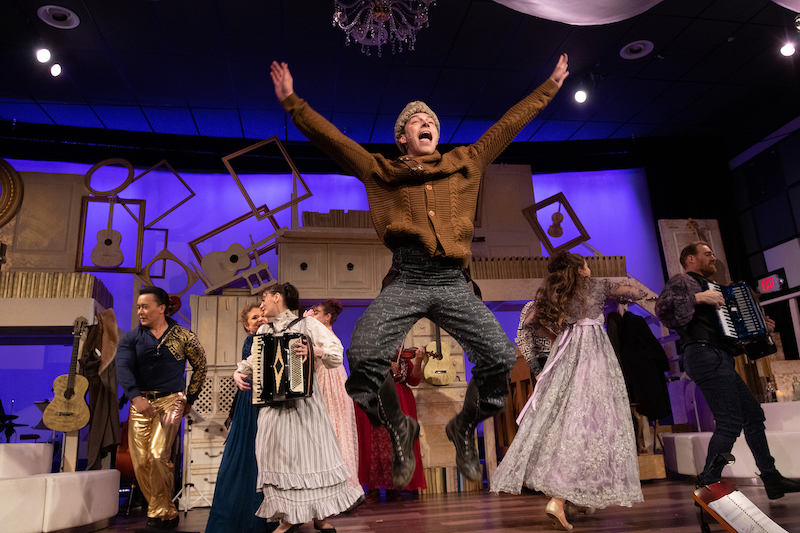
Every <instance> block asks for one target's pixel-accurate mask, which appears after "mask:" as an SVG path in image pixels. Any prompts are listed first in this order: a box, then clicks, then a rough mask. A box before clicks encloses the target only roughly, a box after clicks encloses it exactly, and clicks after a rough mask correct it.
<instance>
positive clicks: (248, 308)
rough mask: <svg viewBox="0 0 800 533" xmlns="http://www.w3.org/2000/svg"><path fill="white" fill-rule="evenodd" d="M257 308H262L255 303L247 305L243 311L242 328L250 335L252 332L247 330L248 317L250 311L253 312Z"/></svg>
mask: <svg viewBox="0 0 800 533" xmlns="http://www.w3.org/2000/svg"><path fill="white" fill-rule="evenodd" d="M257 307H260V304H259V303H258V302H253V303H249V304H247V305H245V306H244V309H242V315H241V319H242V327H243V328H244V330H245V332H247V333H250V331H249V330H248V329H247V315H249V314H250V311H252V310H253V309H255V308H257Z"/></svg>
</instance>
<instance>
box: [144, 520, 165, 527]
mask: <svg viewBox="0 0 800 533" xmlns="http://www.w3.org/2000/svg"><path fill="white" fill-rule="evenodd" d="M145 527H146V528H147V529H161V519H160V518H148V519H147V525H145Z"/></svg>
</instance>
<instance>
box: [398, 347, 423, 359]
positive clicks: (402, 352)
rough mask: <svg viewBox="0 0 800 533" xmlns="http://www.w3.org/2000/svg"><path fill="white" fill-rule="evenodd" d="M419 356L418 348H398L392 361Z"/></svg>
mask: <svg viewBox="0 0 800 533" xmlns="http://www.w3.org/2000/svg"><path fill="white" fill-rule="evenodd" d="M416 356H417V349H416V348H413V347H412V348H398V349H397V351H396V352H395V353H394V357H393V358H392V361H394V362H397V361H399V360H400V359H414V358H415V357H416Z"/></svg>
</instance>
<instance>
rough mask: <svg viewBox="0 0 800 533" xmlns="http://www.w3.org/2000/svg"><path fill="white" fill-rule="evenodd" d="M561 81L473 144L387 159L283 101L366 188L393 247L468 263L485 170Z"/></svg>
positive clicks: (295, 101) (292, 100)
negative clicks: (416, 248)
mask: <svg viewBox="0 0 800 533" xmlns="http://www.w3.org/2000/svg"><path fill="white" fill-rule="evenodd" d="M557 92H558V85H556V83H555V82H554V81H553V80H551V79H548V80H547V81H545V82H544V83H543V84H542V85H540V86H539V87H538V88H537V89H536V90H535V91H533V92H532V93H531V94H530V95H528V96H527V97H526V98H524V99H523V100H522V101H520V102H519V103H517V104H516V105H515V106H514V107H512V108H511V109H510V110H508V111H507V112H506V113H505V114H504V115H503V117H502V118H501V119H500V120H499V121H497V122H496V123H495V124H494V125H492V126H491V127H490V128H489V129H488V130H487V131H486V133H484V134H483V135H482V136H481V138H480V139H478V141H477V142H476V143H474V144H470V145H467V146H459V147H457V148H455V149H453V150H451V151H450V152H447V153H446V154H444V155H442V154H440V153H439V152H438V150H437V151H436V152H434V153H433V154H431V155H426V156H422V157H411V156H402V157H399V158H397V159H391V160H389V159H386V158H385V157H383V156H382V155H380V154H371V153H369V152H367V151H366V150H365V149H364V148H363V147H362V146H361V145H360V144H358V143H357V142H355V141H353V140H352V139H350V138H348V137H347V136H345V135H344V134H343V133H342V132H340V131H339V130H338V129H337V128H336V126H334V125H333V124H331V123H330V122H329V121H328V120H326V119H325V118H323V117H322V115H320V114H319V113H317V112H316V111H314V110H313V109H311V107H310V106H309V105H308V103H307V102H306V101H305V100H303V99H302V98H300V97H298V96H297V95H296V94H294V93H293V94H291V95H289V96H288V97H287V98H286V99H285V100H284V101H283V102H282V104H283V107H284V108H285V109H286V110H287V111H288V112H289V113H290V114H291V116H292V121H293V122H294V124H295V125H296V126H297V128H298V129H299V130H300V131H301V132H302V133H303V134H304V135H305V136H306V137H308V139H309V140H310V141H311V142H312V143H313V144H315V145H316V146H317V147H319V148H320V149H321V150H323V151H324V152H325V153H326V154H328V155H329V156H330V157H331V158H333V159H334V160H335V161H336V162H337V163H338V164H339V165H340V166H341V167H342V168H343V169H344V170H345V171H346V172H348V173H350V174H353V175H354V176H356V177H357V178H358V179H360V180H361V181H362V182H363V183H364V185H365V186H366V188H367V199H368V201H369V207H370V213H371V216H372V222H373V224H374V225H375V229H376V231H377V232H378V237H380V239H381V240H382V241H383V243H384V244H385V245H386V246H387V247H388V248H389V249H391V250H394V248H396V247H397V246H399V245H402V244H409V243H419V244H420V245H421V246H422V247H424V248H425V250H427V251H428V253H429V254H430V255H431V256H434V255H440V256H444V257H447V258H450V259H452V260H453V261H454V262H456V263H458V264H459V265H461V266H462V267H466V266H468V265H469V262H470V259H471V256H472V252H471V250H470V244H471V242H472V233H473V226H472V220H473V218H474V216H475V207H476V204H477V200H478V190H479V188H480V182H481V177H482V176H483V171H484V170H485V169H486V167H487V166H489V164H491V162H492V161H494V160H495V158H497V156H499V155H500V154H501V153H502V151H503V150H505V148H506V147H507V146H508V145H509V144H510V143H511V141H512V140H513V139H514V137H516V135H517V134H518V133H519V132H520V130H522V128H524V127H525V125H526V124H528V122H530V121H531V120H532V119H533V117H535V116H536V115H537V114H538V113H539V111H541V110H542V109H544V107H545V106H546V105H547V104H548V103H549V102H550V100H552V99H553V97H554V96H555V94H556V93H557Z"/></svg>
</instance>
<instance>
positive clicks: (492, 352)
mask: <svg viewBox="0 0 800 533" xmlns="http://www.w3.org/2000/svg"><path fill="white" fill-rule="evenodd" d="M393 269H396V270H397V272H396V277H395V278H394V280H393V281H392V282H391V283H390V284H389V285H388V286H387V287H385V288H384V289H383V291H382V292H381V293H380V294H379V295H378V297H377V298H375V300H374V301H373V302H372V303H371V304H370V306H369V307H368V308H367V310H366V311H364V314H363V315H361V318H359V319H358V322H357V323H356V327H355V330H354V331H353V336H352V338H351V343H350V349H349V350H348V351H347V358H348V361H349V363H350V378H349V379H348V380H347V384H346V387H347V392H348V393H349V394H350V396H351V397H352V398H353V400H355V402H356V403H357V404H358V405H359V406H360V407H361V408H362V409H363V410H364V412H365V413H366V414H367V416H369V418H370V420H371V421H372V423H373V424H375V425H378V424H379V419H378V400H377V394H378V389H379V388H380V386H381V383H383V381H384V380H385V379H386V376H387V375H388V373H389V372H390V370H391V358H392V356H393V355H394V353H395V351H396V350H397V348H398V347H399V346H400V343H401V342H403V339H404V338H405V336H406V335H407V334H408V332H409V331H410V330H411V328H412V327H413V326H414V324H415V323H416V322H417V321H418V320H419V319H420V318H429V319H430V320H432V321H433V322H434V323H435V324H437V325H438V326H439V327H441V328H442V329H443V330H445V331H446V332H447V333H449V334H450V335H451V336H452V337H453V338H454V339H455V340H456V342H458V343H459V344H460V345H461V347H462V348H464V351H465V352H466V354H467V357H469V360H470V361H472V362H473V363H474V364H475V367H474V368H473V370H472V379H473V381H474V382H475V384H476V385H477V388H478V393H479V396H480V407H481V412H482V414H483V415H485V416H489V415H491V414H493V413H495V412H497V411H499V410H500V409H502V408H503V406H504V405H505V401H506V398H507V396H508V375H509V373H510V372H511V367H513V366H514V362H515V359H516V353H515V346H514V343H512V342H511V341H510V340H509V338H508V336H507V335H506V333H505V331H503V328H502V327H501V326H500V323H499V322H498V321H497V319H496V318H495V316H494V315H493V314H492V312H491V311H489V309H488V308H487V307H486V305H484V303H483V302H482V301H481V300H479V299H478V298H477V297H476V296H475V294H474V293H473V292H472V291H471V290H470V288H469V285H468V284H467V281H466V279H465V277H464V274H463V272H462V271H461V268H460V267H458V266H456V265H451V264H448V263H447V262H446V261H444V260H442V259H440V258H432V257H430V256H428V255H427V253H426V252H425V251H424V250H422V249H418V248H400V249H398V250H397V251H395V253H394V264H393Z"/></svg>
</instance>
